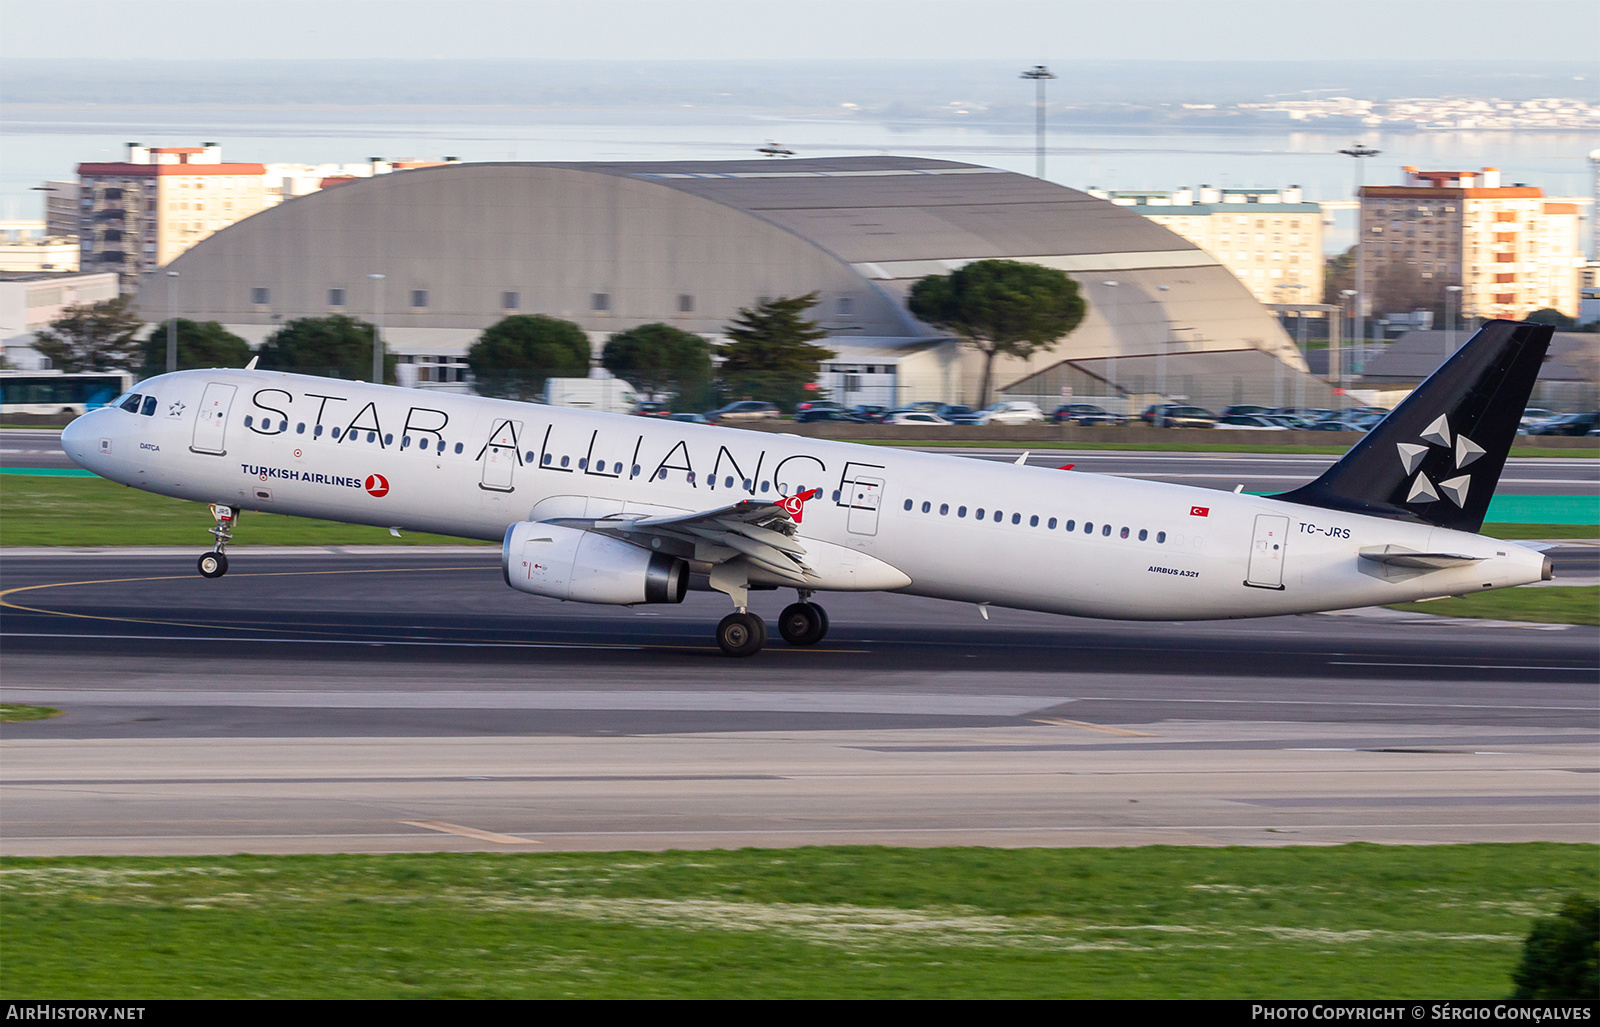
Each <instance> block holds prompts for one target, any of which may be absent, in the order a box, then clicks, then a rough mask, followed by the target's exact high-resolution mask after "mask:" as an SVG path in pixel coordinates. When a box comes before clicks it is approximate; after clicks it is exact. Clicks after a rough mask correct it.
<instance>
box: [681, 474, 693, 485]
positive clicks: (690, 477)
mask: <svg viewBox="0 0 1600 1027" xmlns="http://www.w3.org/2000/svg"><path fill="white" fill-rule="evenodd" d="M683 477H684V480H685V481H687V482H688V483H689V484H691V485H693V484H694V472H693V471H690V472H689V473H688V474H685V475H684V476H683Z"/></svg>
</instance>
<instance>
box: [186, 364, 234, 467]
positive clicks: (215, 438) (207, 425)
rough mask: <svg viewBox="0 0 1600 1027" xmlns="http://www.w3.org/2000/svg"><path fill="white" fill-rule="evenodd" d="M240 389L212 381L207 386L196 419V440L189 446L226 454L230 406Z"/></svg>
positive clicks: (217, 453) (199, 449) (202, 450)
mask: <svg viewBox="0 0 1600 1027" xmlns="http://www.w3.org/2000/svg"><path fill="white" fill-rule="evenodd" d="M237 391H239V390H238V389H237V388H235V387H234V386H232V385H223V384H222V383H220V382H212V383H211V384H209V385H207V386H206V391H205V395H204V396H203V397H202V398H201V400H200V410H199V413H198V414H197V415H196V417H195V419H194V441H193V442H191V443H189V448H190V449H191V450H193V451H194V452H196V453H209V454H211V455H213V456H226V455H227V452H228V450H227V449H226V448H225V447H224V445H223V442H224V436H225V435H226V434H227V430H228V408H229V407H231V406H233V394H234V393H235V392H237Z"/></svg>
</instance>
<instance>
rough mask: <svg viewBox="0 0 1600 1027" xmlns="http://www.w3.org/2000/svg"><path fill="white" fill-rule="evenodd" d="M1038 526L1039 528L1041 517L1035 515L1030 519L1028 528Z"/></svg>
mask: <svg viewBox="0 0 1600 1027" xmlns="http://www.w3.org/2000/svg"><path fill="white" fill-rule="evenodd" d="M1038 526H1039V515H1038V514H1034V515H1033V516H1032V517H1029V518H1028V527H1030V528H1037V527H1038Z"/></svg>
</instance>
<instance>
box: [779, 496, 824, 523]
mask: <svg viewBox="0 0 1600 1027" xmlns="http://www.w3.org/2000/svg"><path fill="white" fill-rule="evenodd" d="M821 494H822V490H821V489H810V490H808V491H806V492H802V493H800V494H799V495H797V496H785V497H784V498H783V499H780V500H778V506H780V507H782V508H783V512H784V513H786V514H788V515H789V516H790V517H792V518H794V522H795V523H796V524H799V523H800V518H801V517H802V516H804V514H805V509H806V500H808V499H815V498H816V497H817V496H819V495H821Z"/></svg>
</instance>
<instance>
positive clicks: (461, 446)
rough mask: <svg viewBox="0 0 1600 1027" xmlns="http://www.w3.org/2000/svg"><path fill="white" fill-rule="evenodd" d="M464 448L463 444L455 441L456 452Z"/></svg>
mask: <svg viewBox="0 0 1600 1027" xmlns="http://www.w3.org/2000/svg"><path fill="white" fill-rule="evenodd" d="M465 448H466V447H465V446H464V445H462V444H461V443H459V442H457V443H456V452H457V453H460V452H461V451H462V450H463V449H465Z"/></svg>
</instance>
